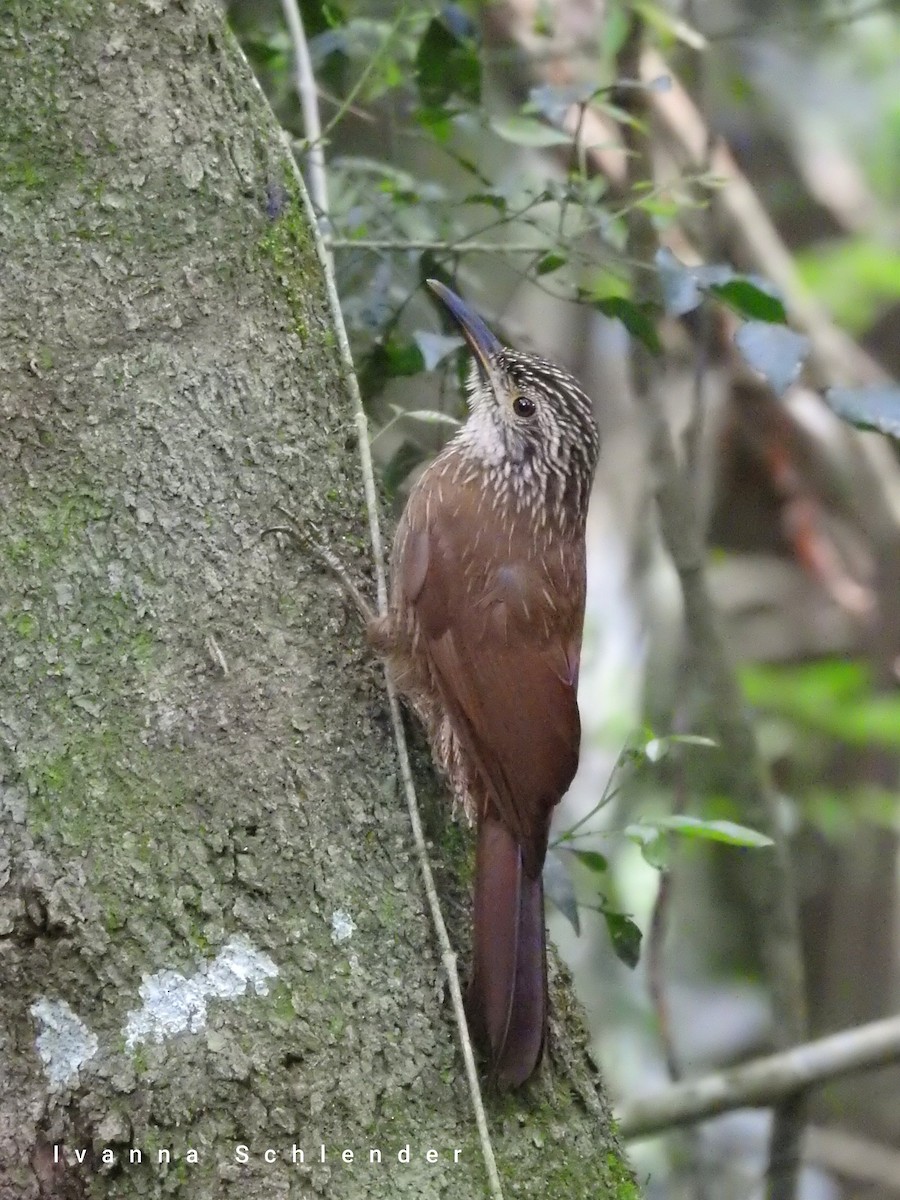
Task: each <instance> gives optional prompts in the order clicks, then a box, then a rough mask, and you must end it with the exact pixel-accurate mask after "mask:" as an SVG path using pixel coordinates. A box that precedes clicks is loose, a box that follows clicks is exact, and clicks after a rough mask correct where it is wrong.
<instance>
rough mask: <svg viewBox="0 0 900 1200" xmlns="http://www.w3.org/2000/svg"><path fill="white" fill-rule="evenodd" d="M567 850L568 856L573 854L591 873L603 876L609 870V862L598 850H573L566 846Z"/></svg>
mask: <svg viewBox="0 0 900 1200" xmlns="http://www.w3.org/2000/svg"><path fill="white" fill-rule="evenodd" d="M565 849H566V852H567V853H568V854H573V855H574V856H575V857H576V858H577V859H578V861H579V862H580V863H581V864H582V865H583V866H585V867H587V869H588V870H589V871H595V872H597V874H602V873H603V872H604V871H608V870H609V862H608V861H607V860H606V858H605V857H604V855H602V854H600V853H599V851H597V850H572V849H571V848H570V847H569V846H566V847H565Z"/></svg>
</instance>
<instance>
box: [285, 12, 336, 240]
mask: <svg viewBox="0 0 900 1200" xmlns="http://www.w3.org/2000/svg"><path fill="white" fill-rule="evenodd" d="M281 7H282V9H283V10H284V19H285V20H286V21H287V27H288V32H289V34H290V37H291V44H292V46H293V48H294V84H295V86H296V88H297V97H298V99H299V101H300V108H301V109H302V111H303V128H304V129H305V130H306V145H307V149H306V172H307V175H308V177H309V195H310V199H311V200H312V202H313V206H314V208H315V210H316V213H317V216H319V217H324V216H326V215H327V214H328V211H329V206H328V183H327V180H326V177H325V147H324V145H323V143H322V121H321V118H320V117H319V97H318V93H317V91H316V79H315V76H314V75H313V69H312V59H311V58H310V57H309V46H308V45H307V42H306V33H305V31H304V29H303V17H302V16H301V15H300V6H299V4H298V3H297V0H281Z"/></svg>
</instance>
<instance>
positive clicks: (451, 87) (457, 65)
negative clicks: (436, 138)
mask: <svg viewBox="0 0 900 1200" xmlns="http://www.w3.org/2000/svg"><path fill="white" fill-rule="evenodd" d="M416 77H417V80H418V85H419V94H420V96H421V97H422V101H423V103H424V104H425V106H426V107H427V108H431V109H435V108H441V107H442V106H443V105H445V104H446V103H447V101H448V100H449V99H450V98H451V97H452V96H459V97H460V98H461V99H462V100H465V101H467V102H468V103H469V104H478V102H479V101H480V99H481V63H480V61H479V58H478V47H477V45H476V43H475V40H474V38H472V37H468V36H465V35H463V36H460V34H458V33H456V32H454V30H452V29H450V28H449V27H448V25H447V24H446V23H445V21H444V20H442V19H441V18H439V17H434V18H433V19H432V20H431V21H430V22H429V25H428V28H427V29H426V30H425V35H424V37H423V38H422V41H421V42H420V43H419V50H418V53H417V55H416Z"/></svg>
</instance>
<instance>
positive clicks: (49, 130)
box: [0, 0, 633, 1200]
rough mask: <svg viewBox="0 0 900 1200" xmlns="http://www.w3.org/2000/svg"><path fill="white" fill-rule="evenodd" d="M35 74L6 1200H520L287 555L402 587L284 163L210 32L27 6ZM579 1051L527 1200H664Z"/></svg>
mask: <svg viewBox="0 0 900 1200" xmlns="http://www.w3.org/2000/svg"><path fill="white" fill-rule="evenodd" d="M0 55H2V58H0V96H2V97H3V99H2V101H0V106H2V114H0V170H2V176H0V180H2V182H0V246H2V260H0V273H2V274H0V308H2V326H0V417H2V420H0V462H2V476H0V665H2V672H0V1197H2V1198H3V1200H8V1198H12V1197H15V1198H16V1200H32V1198H34V1197H38V1196H42V1195H43V1196H55V1197H60V1196H70V1195H71V1196H82V1195H91V1196H96V1197H107V1196H116V1197H130V1196H137V1195H141V1196H151V1197H155V1196H162V1195H167V1196H184V1197H188V1196H189V1197H191V1200H206V1198H209V1200H212V1198H216V1200H220V1198H222V1197H230V1196H240V1197H242V1200H252V1198H254V1197H266V1200H269V1198H271V1197H274V1196H292V1197H300V1196H309V1195H328V1196H341V1197H374V1196H391V1197H402V1196H416V1197H432V1196H435V1197H436V1196H451V1195H452V1196H453V1197H459V1198H462V1200H465V1198H466V1197H474V1196H480V1195H483V1194H484V1187H485V1184H484V1168H483V1165H482V1162H481V1159H480V1155H479V1150H478V1146H477V1142H476V1138H475V1131H474V1123H473V1121H472V1117H471V1112H470V1108H469V1102H468V1095H467V1090H466V1087H465V1083H464V1078H463V1073H462V1067H461V1063H460V1059H459V1055H458V1051H457V1047H456V1043H455V1033H454V1024H453V1020H452V1017H451V1014H450V1013H449V1011H448V1007H447V1003H446V998H445V987H444V980H443V977H442V972H441V968H440V964H439V961H438V955H437V952H436V949H435V945H434V940H433V936H432V931H431V928H430V926H429V922H428V918H427V914H426V911H425V908H424V905H423V897H422V889H421V884H420V879H419V876H418V873H417V869H416V864H415V859H414V856H413V851H412V843H411V837H410V830H409V822H408V817H407V814H406V811H405V808H404V805H403V802H402V799H401V798H400V797H399V795H398V789H397V781H396V763H395V756H394V752H393V746H392V742H391V735H390V727H389V723H388V720H387V717H386V705H385V701H384V697H383V694H382V689H381V683H380V679H381V676H380V671H379V668H378V666H377V664H375V663H374V662H373V661H372V658H371V655H370V654H369V652H368V651H367V649H366V648H365V645H364V642H363V638H362V631H361V629H360V627H359V624H358V622H357V620H356V617H355V614H354V613H352V612H351V613H348V612H347V609H346V606H345V604H344V602H343V600H342V598H341V596H340V595H339V593H338V592H337V591H336V589H335V586H334V584H333V583H332V581H331V580H330V579H328V578H327V577H326V576H324V575H323V574H322V573H321V572H320V571H319V570H318V568H317V566H316V564H315V563H313V562H312V561H310V560H309V558H308V557H305V556H304V555H302V554H298V553H297V552H296V551H294V550H292V549H290V548H289V547H286V546H284V545H283V544H281V543H279V542H278V541H277V540H275V539H271V538H269V539H263V540H261V539H260V533H261V531H262V530H263V529H264V528H265V527H266V525H268V524H270V523H271V521H272V520H273V506H274V505H275V504H276V503H283V504H285V505H286V506H287V507H289V508H291V509H292V510H293V511H294V512H296V514H297V515H298V517H299V518H300V520H301V521H302V522H307V523H310V522H314V523H315V525H316V526H317V527H318V528H319V530H320V531H321V533H322V535H323V536H324V537H325V538H327V540H328V541H329V543H330V544H331V545H332V546H334V547H335V548H336V549H337V550H338V551H339V552H340V554H341V556H342V558H343V559H344V560H345V561H346V563H347V564H348V566H349V567H350V569H351V570H353V571H354V573H355V574H356V575H357V576H362V574H363V573H364V572H365V570H366V563H367V551H366V546H365V542H364V533H363V531H364V529H365V517H364V511H363V498H362V488H361V484H360V480H359V475H358V465H357V455H356V448H355V445H354V434H353V424H352V416H351V412H350V407H349V401H348V398H347V394H346V390H345V388H344V386H343V384H342V380H341V375H340V370H339V366H338V359H337V355H336V352H335V349H334V334H333V330H332V328H331V327H330V323H329V317H328V313H327V307H326V303H325V298H324V290H323V285H322V280H321V276H320V269H319V265H318V262H317V260H316V258H315V255H314V253H313V249H312V245H311V242H310V239H309V236H308V230H307V228H306V226H305V223H304V219H303V217H302V210H301V209H300V208H299V206H298V204H297V202H296V197H295V196H292V195H291V191H292V186H293V185H292V183H291V178H292V177H291V174H290V172H289V171H288V170H287V169H286V165H285V162H284V159H283V157H282V154H283V151H282V145H281V142H280V140H279V137H278V132H277V130H276V128H275V127H274V125H273V122H272V119H271V116H270V114H269V112H268V109H267V108H266V106H265V103H264V101H263V99H262V97H261V95H260V93H259V91H258V89H257V88H256V86H255V84H254V82H253V80H252V78H251V77H250V76H249V73H248V71H247V69H246V67H245V65H244V64H243V62H242V60H241V59H240V57H239V55H238V53H237V51H236V49H235V47H234V45H233V42H232V39H231V36H230V35H229V33H228V31H227V30H226V28H225V27H224V25H223V24H222V21H221V17H220V14H219V12H218V10H217V9H216V7H215V5H214V4H213V3H212V0H196V2H188V0H184V2H181V3H179V2H176V0H143V2H141V3H137V2H132V3H116V4H109V3H99V2H97V3H93V2H91V0H68V2H66V3H58V2H55V0H28V2H27V3H25V2H17V0H0ZM430 779H431V777H430V775H429V774H428V771H427V769H426V768H424V767H422V783H423V788H424V789H425V790H426V792H427V791H428V790H429V788H430V790H431V792H432V793H434V792H435V789H434V788H433V787H432V786H431V784H430ZM432 798H433V797H432ZM432 808H434V813H433V821H432V835H433V836H434V837H435V839H436V841H437V843H438V844H437V846H436V849H435V859H436V862H437V863H438V865H439V866H440V867H441V868H442V869H443V874H444V876H445V881H453V880H456V879H457V878H458V877H459V874H460V870H461V869H462V872H463V874H464V871H465V862H466V858H467V849H466V839H465V838H464V837H461V836H460V835H459V832H458V827H457V826H455V825H453V824H452V823H445V817H444V816H443V808H442V806H437V805H434V804H432ZM448 886H449V887H451V888H453V887H454V885H453V884H452V883H450V884H448ZM455 892H456V896H457V899H459V898H460V896H461V895H462V890H461V889H460V888H459V886H456V887H455ZM455 907H456V909H457V910H458V911H459V914H460V918H459V920H458V922H457V932H459V929H460V928H464V927H465V908H466V905H465V904H457V905H456V906H455ZM213 964H214V965H213ZM166 971H168V972H178V973H180V977H179V976H175V975H172V974H170V975H168V976H165V975H161V974H160V973H162V972H166ZM164 985H169V988H170V990H169V991H168V992H166V991H165V986H164ZM142 987H143V990H142V991H141V990H140V989H142ZM154 987H155V989H156V990H155V991H154ZM555 1005H556V1009H557V1011H561V1010H562V1011H565V1012H566V1013H567V1016H566V1022H565V1023H566V1026H567V1027H568V1026H570V1025H572V1024H573V1020H572V1019H570V1018H569V1017H568V1010H569V1009H570V1007H571V1004H570V1002H569V997H568V993H567V991H566V990H565V988H563V987H559V988H557V989H556V991H555ZM154 1022H155V1023H154ZM163 1022H168V1025H166V1026H165V1027H164V1025H163ZM574 1023H575V1034H574V1036H575V1048H574V1049H573V1044H572V1042H571V1041H570V1039H569V1035H568V1034H565V1035H564V1036H562V1037H561V1035H560V1032H559V1031H556V1043H555V1047H556V1048H555V1051H554V1054H553V1056H552V1058H553V1062H552V1070H551V1072H550V1073H545V1075H544V1077H543V1080H542V1082H541V1083H539V1084H538V1085H537V1086H536V1087H535V1088H534V1089H532V1090H531V1091H530V1092H529V1093H528V1094H527V1095H525V1096H520V1097H515V1098H512V1099H509V1098H507V1099H505V1100H503V1101H499V1102H498V1101H496V1100H493V1101H491V1102H490V1105H489V1119H490V1121H491V1125H492V1130H493V1133H494V1138H495V1149H496V1152H497V1157H498V1160H499V1163H500V1170H501V1175H502V1177H503V1180H504V1186H505V1187H506V1188H507V1189H508V1192H509V1194H515V1195H516V1196H519V1197H528V1196H540V1197H542V1198H546V1197H555V1196H567V1197H577V1196H585V1197H588V1196H590V1197H596V1196H605V1195H609V1196H617V1195H618V1196H626V1195H631V1194H633V1184H632V1182H631V1179H630V1175H629V1172H628V1170H627V1167H625V1166H624V1165H623V1162H622V1158H621V1153H620V1151H619V1149H618V1147H617V1145H616V1143H615V1139H614V1137H613V1135H612V1134H611V1132H610V1128H609V1120H608V1111H607V1109H606V1106H605V1101H604V1100H603V1097H602V1093H601V1092H600V1091H599V1090H598V1085H597V1081H596V1077H595V1074H594V1072H593V1069H592V1068H590V1067H589V1066H588V1064H587V1062H586V1059H585V1056H584V1054H583V1052H582V1050H581V1049H580V1048H579V1038H580V1036H581V1035H580V1033H579V1032H578V1030H579V1028H580V1026H578V1024H577V1017H576V1018H574ZM179 1030H180V1031H179ZM570 1032H571V1031H570ZM162 1034H165V1035H166V1036H164V1037H162V1040H156V1038H157V1035H162ZM560 1047H564V1050H563V1049H560ZM563 1059H565V1060H566V1062H568V1063H569V1064H570V1066H569V1067H564V1066H563V1065H562V1061H561V1060H563ZM79 1064H80V1065H79ZM56 1143H64V1144H65V1146H66V1147H67V1150H68V1154H69V1160H70V1162H69V1166H68V1167H65V1166H63V1165H62V1164H60V1165H59V1166H54V1164H53V1161H52V1160H53V1151H52V1147H53V1145H54V1144H56ZM239 1143H241V1144H247V1145H248V1146H249V1148H250V1155H251V1157H250V1162H249V1164H248V1165H246V1166H242V1165H239V1164H237V1163H236V1162H235V1146H236V1145H237V1144H239ZM293 1143H297V1145H299V1146H300V1147H302V1148H303V1149H304V1150H305V1153H306V1155H307V1163H306V1165H304V1166H300V1165H293V1164H291V1163H290V1162H289V1161H286V1160H285V1157H284V1155H285V1153H287V1154H289V1152H290V1149H291V1146H292V1144H293ZM322 1143H324V1144H325V1146H326V1148H327V1149H326V1162H325V1164H322V1163H320V1162H319V1161H318V1154H319V1151H318V1147H319V1146H320V1144H322ZM407 1143H409V1145H410V1150H411V1153H410V1159H411V1161H410V1162H409V1164H406V1163H400V1162H398V1160H397V1154H398V1151H400V1150H401V1149H402V1148H403V1147H404V1146H405V1145H406V1144H407ZM132 1147H136V1148H140V1149H142V1150H143V1151H144V1162H143V1163H142V1164H140V1165H128V1163H127V1162H123V1156H127V1153H128V1151H129V1149H131V1148H132ZM160 1147H162V1148H168V1149H169V1150H170V1151H171V1152H172V1162H171V1164H170V1165H169V1166H168V1167H162V1168H161V1167H160V1166H158V1165H157V1162H156V1160H157V1151H158V1149H159V1148H160ZM190 1147H193V1148H195V1149H196V1151H197V1155H198V1158H199V1161H198V1162H197V1163H196V1164H195V1163H191V1162H188V1161H187V1159H186V1153H187V1150H188V1148H190ZM267 1147H272V1148H274V1149H275V1150H276V1151H277V1152H278V1156H277V1160H276V1162H274V1163H266V1162H265V1161H264V1159H263V1157H262V1155H263V1152H264V1151H265V1150H266V1148H267ZM370 1147H379V1148H380V1149H381V1150H382V1152H383V1153H384V1163H383V1164H382V1165H381V1166H377V1165H370V1164H369V1162H368V1151H369V1148H370ZM76 1148H79V1149H82V1150H84V1149H87V1151H88V1154H87V1159H86V1162H85V1164H84V1165H83V1166H79V1165H77V1164H75V1163H73V1162H72V1151H73V1150H74V1149H76ZM345 1148H346V1149H349V1150H353V1151H355V1153H356V1161H355V1162H354V1164H353V1165H348V1164H344V1163H342V1162H341V1161H340V1154H341V1151H342V1150H343V1149H345ZM432 1148H433V1149H435V1150H437V1151H438V1156H439V1157H438V1161H437V1163H434V1164H430V1163H428V1162H426V1159H425V1152H426V1151H427V1150H428V1149H432ZM105 1149H109V1150H112V1151H113V1153H114V1154H115V1156H116V1159H117V1163H116V1165H115V1166H114V1167H112V1168H108V1167H104V1165H103V1162H102V1152H103V1151H104V1150H105ZM456 1149H458V1150H460V1151H461V1154H460V1156H459V1162H458V1163H456V1164H454V1162H453V1151H454V1150H456ZM310 1158H311V1159H312V1160H313V1161H312V1162H310V1161H309V1160H310ZM361 1159H362V1161H360V1160H361Z"/></svg>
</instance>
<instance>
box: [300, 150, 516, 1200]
mask: <svg viewBox="0 0 900 1200" xmlns="http://www.w3.org/2000/svg"><path fill="white" fill-rule="evenodd" d="M284 140H285V148H286V150H287V153H288V157H289V159H290V162H291V164H292V166H293V169H294V172H295V175H296V179H297V185H298V187H299V189H300V194H301V196H302V197H303V202H304V204H305V205H306V207H307V210H308V212H309V217H310V228H311V230H312V233H313V236H314V238H315V241H316V249H317V252H318V255H319V260H320V262H321V264H322V270H323V273H324V276H325V287H326V292H327V296H328V305H329V308H330V310H331V319H332V322H333V325H334V329H335V333H336V335H337V340H338V351H339V353H340V356H341V361H342V363H343V366H344V373H345V382H346V384H347V387H348V389H349V392H350V397H351V401H352V404H353V412H354V421H355V423H356V428H357V433H358V444H359V454H360V466H361V470H362V477H363V490H364V492H365V497H366V509H367V512H368V517H369V536H370V537H371V540H372V555H373V558H374V560H375V580H376V585H377V593H378V611H379V612H381V613H385V612H387V605H388V593H387V573H386V569H385V554H384V546H383V543H382V539H381V525H380V523H379V519H378V493H377V489H376V485H375V470H374V467H373V464H372V456H371V453H370V451H369V430H368V422H367V420H366V414H365V410H364V408H363V403H362V395H361V394H360V390H359V383H358V381H357V378H356V373H355V371H354V368H353V358H352V355H351V353H350V342H349V339H348V337H347V328H346V326H345V325H344V318H343V315H342V313H341V306H340V301H339V299H338V294H337V288H336V286H335V282H334V271H333V267H332V262H331V255H330V254H329V252H328V249H327V247H326V245H325V243H324V240H323V238H322V235H321V233H320V232H319V228H318V225H317V223H316V221H315V219H314V214H313V211H312V205H311V203H310V197H309V194H308V192H307V190H306V186H305V184H304V181H303V176H302V175H301V173H300V171H299V170H298V168H297V163H296V159H295V158H294V156H293V154H292V153H291V151H290V142H289V140H288V138H287V135H284ZM385 680H386V689H387V696H388V705H389V707H390V712H391V724H392V725H393V730H394V740H395V743H396V746H397V758H398V762H399V766H400V778H401V780H402V782H403V791H404V795H405V797H406V805H407V809H408V812H409V819H410V824H411V826H412V833H413V843H414V845H415V849H416V856H417V858H418V860H419V870H420V871H421V874H422V882H423V885H424V888H425V895H426V898H427V901H428V908H429V912H430V914H431V920H432V923H433V925H434V929H435V934H436V936H437V940H438V945H439V947H440V952H441V964H442V965H443V967H444V970H445V971H446V973H447V982H448V985H449V988H450V998H451V1001H452V1005H453V1013H454V1016H455V1017H456V1027H457V1032H458V1034H459V1043H460V1048H461V1050H462V1056H463V1062H464V1064H465V1070H466V1081H467V1083H468V1086H469V1097H470V1100H471V1103H472V1111H473V1114H474V1117H475V1124H476V1127H477V1129H478V1138H479V1142H480V1145H481V1153H482V1157H483V1159H484V1165H485V1170H486V1172H487V1177H488V1186H489V1190H490V1195H491V1197H492V1200H503V1189H502V1187H501V1185H500V1175H499V1172H498V1170H497V1160H496V1157H495V1155H494V1148H493V1145H492V1144H491V1136H490V1131H489V1129H488V1123H487V1116H486V1114H485V1111H484V1100H483V1097H482V1095H481V1085H480V1083H479V1081H478V1068H477V1067H476V1065H475V1055H474V1052H473V1050H472V1042H471V1039H470V1037H469V1028H468V1025H467V1024H466V1013H465V1008H464V1006H463V995H462V987H461V986H460V982H459V971H458V970H457V965H456V955H455V954H454V952H453V947H452V946H451V943H450V935H449V933H448V932H447V924H446V922H445V921H444V914H443V912H442V910H441V901H440V897H439V896H438V893H437V887H436V886H435V882H434V874H433V872H432V870H431V862H430V860H429V857H428V847H427V844H426V842H425V831H424V829H423V828H422V819H421V816H420V815H419V802H418V798H417V796H416V790H415V784H414V782H413V777H412V770H411V768H410V765H409V752H408V750H407V746H406V734H405V732H404V729H403V717H402V714H401V711H400V699H399V696H398V694H397V689H396V687H395V686H394V683H393V681H392V680H391V677H390V674H388V673H387V672H385Z"/></svg>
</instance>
